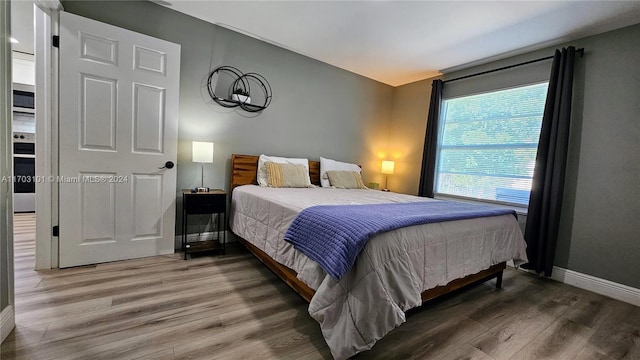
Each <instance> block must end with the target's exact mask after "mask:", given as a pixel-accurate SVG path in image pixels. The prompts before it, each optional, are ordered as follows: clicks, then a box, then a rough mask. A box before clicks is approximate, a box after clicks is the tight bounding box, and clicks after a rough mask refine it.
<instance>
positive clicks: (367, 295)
mask: <svg viewBox="0 0 640 360" xmlns="http://www.w3.org/2000/svg"><path fill="white" fill-rule="evenodd" d="M415 201H434V200H431V199H427V198H422V197H416V196H410V195H403V194H396V193H388V192H382V191H375V190H344V189H330V188H314V189H274V188H264V187H259V186H255V185H245V186H240V187H237V188H236V189H234V191H233V194H232V205H231V218H230V219H231V229H232V230H233V232H234V233H235V234H237V235H238V236H240V237H242V238H243V239H245V240H247V241H249V242H250V243H252V244H253V245H255V246H256V247H258V248H259V249H261V250H262V251H264V252H265V253H266V254H267V255H269V256H271V257H272V258H273V259H274V260H276V261H277V262H279V263H280V264H282V265H284V266H287V267H288V268H291V269H293V270H294V271H296V272H297V274H298V279H300V280H301V281H302V282H304V283H305V284H307V285H308V286H309V287H311V288H312V289H314V290H316V294H315V295H314V297H313V298H312V299H311V303H310V304H309V314H310V315H311V316H312V317H313V318H314V319H315V320H316V321H318V322H319V323H320V327H321V329H322V333H323V335H324V337H325V340H326V341H327V344H328V345H329V347H330V349H331V352H332V354H333V356H334V358H336V359H346V358H348V357H350V356H353V355H354V354H356V353H358V352H360V351H364V350H368V349H370V348H371V347H372V346H373V345H374V344H375V342H376V341H377V340H379V339H380V338H382V337H383V336H384V335H385V334H387V333H388V332H389V331H391V330H392V329H393V328H395V327H396V326H398V325H400V324H402V323H403V322H404V321H405V311H407V310H409V309H411V308H413V307H417V306H420V305H421V298H420V294H421V292H423V291H425V290H428V289H431V288H434V287H436V286H438V285H445V284H447V283H448V282H450V281H452V280H454V279H458V278H462V277H464V276H467V275H470V274H474V273H477V272H479V271H481V270H484V269H487V268H489V267H490V266H491V265H495V264H497V263H500V262H503V261H507V260H511V259H514V260H516V261H526V253H525V248H526V245H525V242H524V239H523V238H522V233H521V231H520V228H519V226H518V223H517V221H516V219H515V218H514V216H512V215H502V216H494V217H485V218H479V219H467V220H456V221H448V222H443V223H435V224H425V225H419V226H412V227H407V228H401V229H398V230H394V231H390V232H387V233H383V234H380V235H378V236H376V237H374V238H372V239H371V240H370V241H369V242H368V243H367V245H366V246H365V248H364V250H363V251H362V252H361V253H360V255H359V256H358V259H357V260H356V263H355V265H354V267H353V268H352V269H351V271H349V272H348V273H347V274H346V275H345V276H344V277H343V278H342V279H341V280H340V281H339V282H336V281H335V280H334V279H333V278H331V277H330V276H328V275H327V274H326V273H325V272H324V270H322V268H320V266H319V265H318V264H317V263H315V262H314V261H312V260H310V259H309V258H307V257H306V256H305V255H304V254H302V253H301V252H299V251H297V250H295V249H294V248H293V246H292V245H291V244H289V243H288V242H286V241H284V234H285V233H286V230H287V228H288V227H289V224H290V223H291V222H292V221H293V219H294V218H295V217H296V215H297V214H298V213H299V212H300V211H301V210H302V209H304V208H306V207H309V206H314V205H340V204H373V203H389V202H415ZM381 216H382V215H381Z"/></svg>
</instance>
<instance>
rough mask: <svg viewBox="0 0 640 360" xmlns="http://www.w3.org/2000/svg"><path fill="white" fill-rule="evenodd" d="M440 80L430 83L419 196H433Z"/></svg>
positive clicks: (440, 89) (440, 102) (440, 91)
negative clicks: (429, 100) (429, 102)
mask: <svg viewBox="0 0 640 360" xmlns="http://www.w3.org/2000/svg"><path fill="white" fill-rule="evenodd" d="M442 85H443V82H442V80H433V82H432V83H431V105H429V116H428V117H427V134H426V135H425V137H424V152H423V154H422V172H421V173H420V187H419V188H418V195H419V196H426V197H430V198H432V197H433V190H434V189H433V187H434V182H435V172H436V151H437V149H438V148H437V147H438V122H439V121H440V105H441V104H442Z"/></svg>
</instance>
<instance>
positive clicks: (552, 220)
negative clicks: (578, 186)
mask: <svg viewBox="0 0 640 360" xmlns="http://www.w3.org/2000/svg"><path fill="white" fill-rule="evenodd" d="M574 58H575V48H574V47H573V46H570V47H569V48H566V49H564V48H563V49H562V51H560V50H556V53H555V56H554V59H553V65H552V67H551V77H550V79H549V91H548V93H547V102H546V104H545V106H544V115H543V117H542V129H541V131H540V140H539V142H538V154H537V156H536V165H535V169H534V172H533V183H532V186H531V198H530V199H529V211H528V213H527V225H526V229H525V234H524V237H525V240H526V242H527V256H528V257H529V263H528V264H526V265H525V268H528V269H532V270H535V271H536V272H537V273H541V272H544V275H545V276H551V270H552V268H553V259H554V256H555V250H556V240H557V237H558V227H559V224H560V211H561V209H562V195H563V190H564V176H565V168H566V163H567V148H568V143H569V120H570V118H571V97H572V92H573V91H572V89H573V62H574Z"/></svg>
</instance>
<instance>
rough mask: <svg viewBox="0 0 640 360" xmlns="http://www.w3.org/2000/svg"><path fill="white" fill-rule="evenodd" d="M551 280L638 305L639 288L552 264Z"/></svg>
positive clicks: (639, 297) (639, 300)
mask: <svg viewBox="0 0 640 360" xmlns="http://www.w3.org/2000/svg"><path fill="white" fill-rule="evenodd" d="M551 278H552V279H553V280H556V281H559V282H562V283H565V284H568V285H572V286H575V287H578V288H580V289H584V290H588V291H591V292H594V293H597V294H600V295H604V296H608V297H610V298H613V299H616V300H620V301H624V302H626V303H629V304H631V305H635V306H640V289H636V288H633V287H631V286H627V285H623V284H618V283H615V282H613V281H609V280H605V279H601V278H598V277H595V276H591V275H587V274H582V273H579V272H577V271H573V270H569V269H564V268H561V267H557V266H554V267H553V271H552V273H551Z"/></svg>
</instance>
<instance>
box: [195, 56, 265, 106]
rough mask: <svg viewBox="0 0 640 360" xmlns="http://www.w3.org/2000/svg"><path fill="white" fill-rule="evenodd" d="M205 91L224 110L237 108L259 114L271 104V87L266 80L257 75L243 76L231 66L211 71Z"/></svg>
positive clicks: (248, 74) (247, 74)
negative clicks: (206, 90)
mask: <svg viewBox="0 0 640 360" xmlns="http://www.w3.org/2000/svg"><path fill="white" fill-rule="evenodd" d="M207 89H208V91H209V96H211V99H213V101H215V102H216V103H218V104H219V105H220V106H224V107H226V108H234V107H238V106H239V107H240V108H241V109H243V110H245V111H248V112H259V111H262V110H264V109H266V108H267V106H269V104H271V98H272V93H271V85H269V82H268V81H267V79H265V78H264V76H262V75H260V74H257V73H246V74H244V73H242V71H240V70H238V69H237V68H235V67H233V66H220V67H219V68H216V69H215V70H213V71H212V72H211V73H210V74H209V77H208V79H207ZM216 91H217V93H216ZM223 93H224V95H223Z"/></svg>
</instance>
